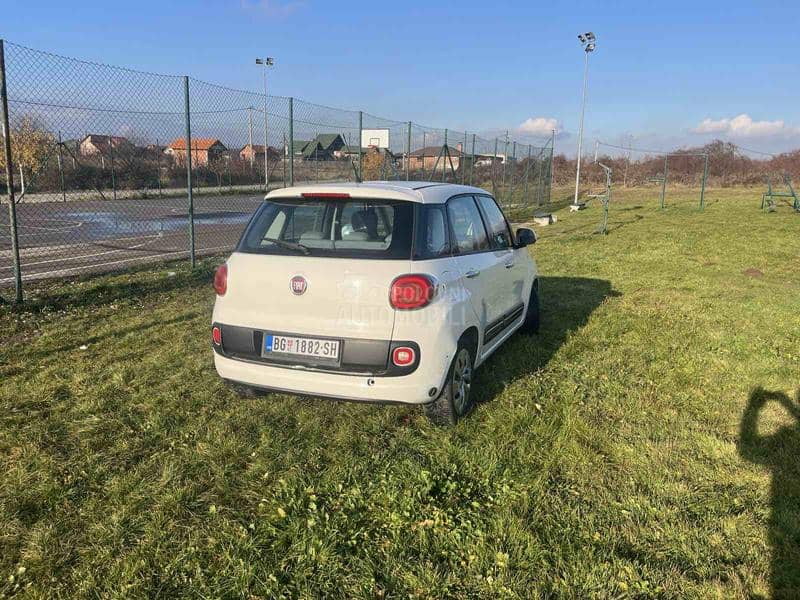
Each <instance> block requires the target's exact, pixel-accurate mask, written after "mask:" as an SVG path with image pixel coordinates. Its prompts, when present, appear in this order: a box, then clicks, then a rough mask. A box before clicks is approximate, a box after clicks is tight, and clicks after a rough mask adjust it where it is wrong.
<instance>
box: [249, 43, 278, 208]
mask: <svg viewBox="0 0 800 600" xmlns="http://www.w3.org/2000/svg"><path fill="white" fill-rule="evenodd" d="M256 64H257V65H262V66H263V67H264V192H265V193H266V192H269V119H268V117H267V98H268V96H267V68H269V67H271V66H272V65H274V64H275V59H273V58H272V57H271V56H268V57H266V58H257V59H256ZM250 150H251V152H254V150H253V146H252V142H251V145H250Z"/></svg>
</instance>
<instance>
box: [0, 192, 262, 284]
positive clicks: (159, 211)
mask: <svg viewBox="0 0 800 600" xmlns="http://www.w3.org/2000/svg"><path fill="white" fill-rule="evenodd" d="M262 197H263V196H261V195H252V196H201V197H197V198H195V219H194V223H195V239H196V248H197V253H198V254H211V253H216V252H225V251H227V250H230V249H231V248H233V246H234V244H235V243H236V241H237V240H238V239H239V235H240V234H241V232H242V229H243V228H244V226H245V225H246V224H247V221H248V220H249V218H250V215H251V214H252V213H253V211H254V210H255V209H256V208H257V207H258V205H259V203H260V202H261V199H262ZM17 221H18V229H19V239H20V249H21V262H22V274H23V279H24V280H27V281H30V280H34V279H43V278H47V277H60V276H69V275H77V274H80V273H87V272H103V271H112V270H120V269H125V268H127V267H130V266H135V265H138V264H143V263H147V262H154V261H160V260H167V259H174V258H181V257H185V256H188V247H189V236H188V226H189V224H188V217H187V205H186V198H158V199H147V200H132V199H130V200H125V199H123V200H116V201H94V200H88V201H75V202H38V203H35V204H26V203H25V202H22V203H21V204H19V205H18V206H17ZM8 222H9V221H8V207H7V206H6V205H5V204H4V205H2V206H0V286H8V285H11V284H13V270H12V259H11V250H10V245H11V243H10V236H9V228H8Z"/></svg>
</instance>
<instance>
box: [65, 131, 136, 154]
mask: <svg viewBox="0 0 800 600" xmlns="http://www.w3.org/2000/svg"><path fill="white" fill-rule="evenodd" d="M112 148H113V149H114V150H116V151H122V150H130V149H132V148H133V144H131V143H130V141H129V140H128V138H124V137H117V136H113V135H97V134H96V133H90V134H89V135H87V136H86V137H85V138H83V139H82V140H81V142H80V145H79V146H78V151H79V152H80V154H81V156H93V155H96V154H100V155H103V156H107V155H108V154H110V153H111V149H112Z"/></svg>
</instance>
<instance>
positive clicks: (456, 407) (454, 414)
mask: <svg viewBox="0 0 800 600" xmlns="http://www.w3.org/2000/svg"><path fill="white" fill-rule="evenodd" d="M474 354H475V353H474V350H473V349H472V348H471V347H470V345H469V344H467V343H465V342H464V340H462V341H460V342H459V343H458V348H456V355H455V356H454V357H453V362H452V363H451V364H450V370H449V371H448V372H447V380H446V381H445V384H444V388H443V389H442V392H441V393H440V394H439V397H438V398H436V400H434V401H433V402H431V403H430V404H426V405H425V414H426V415H427V417H428V418H429V419H430V420H431V422H432V423H433V424H434V425H455V424H456V422H457V421H458V420H459V419H460V418H461V417H463V416H465V415H466V414H467V413H469V411H470V410H472V407H473V400H472V395H471V394H470V389H471V387H472V375H473V372H474V367H473V365H474V364H475V355H474Z"/></svg>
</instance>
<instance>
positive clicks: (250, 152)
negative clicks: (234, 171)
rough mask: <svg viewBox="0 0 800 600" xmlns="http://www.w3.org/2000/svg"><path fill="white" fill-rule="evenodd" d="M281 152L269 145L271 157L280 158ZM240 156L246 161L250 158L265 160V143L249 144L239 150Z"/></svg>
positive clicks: (273, 158) (272, 158) (271, 158)
mask: <svg viewBox="0 0 800 600" xmlns="http://www.w3.org/2000/svg"><path fill="white" fill-rule="evenodd" d="M280 157H281V153H280V151H279V150H277V149H276V148H273V147H272V146H270V147H269V159H270V160H279V159H280ZM239 158H241V159H242V160H244V161H248V162H249V161H250V160H264V145H263V144H261V145H259V144H247V145H246V146H245V147H244V148H242V149H241V150H239Z"/></svg>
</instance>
